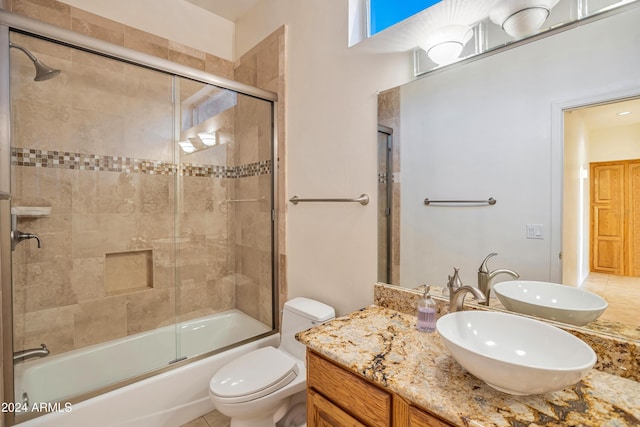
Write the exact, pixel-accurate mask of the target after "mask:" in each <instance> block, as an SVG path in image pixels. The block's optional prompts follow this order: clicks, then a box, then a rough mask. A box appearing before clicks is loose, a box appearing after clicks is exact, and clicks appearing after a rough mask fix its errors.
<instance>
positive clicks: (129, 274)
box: [104, 249, 153, 296]
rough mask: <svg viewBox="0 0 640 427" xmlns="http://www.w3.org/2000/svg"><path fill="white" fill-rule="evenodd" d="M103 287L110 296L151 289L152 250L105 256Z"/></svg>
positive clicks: (115, 253) (113, 253)
mask: <svg viewBox="0 0 640 427" xmlns="http://www.w3.org/2000/svg"><path fill="white" fill-rule="evenodd" d="M104 285H105V290H106V292H107V295H110V296H112V295H122V294H126V293H129V292H137V291H143V290H145V289H152V288H153V250H151V249H147V250H136V251H126V252H112V253H107V254H105V260H104Z"/></svg>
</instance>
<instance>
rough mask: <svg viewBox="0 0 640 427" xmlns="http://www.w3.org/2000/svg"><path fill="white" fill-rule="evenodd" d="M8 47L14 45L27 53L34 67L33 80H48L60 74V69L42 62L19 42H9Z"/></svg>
mask: <svg viewBox="0 0 640 427" xmlns="http://www.w3.org/2000/svg"><path fill="white" fill-rule="evenodd" d="M9 47H14V48H16V49H18V50H21V51H23V52H24V53H25V55H27V56H28V57H29V59H30V60H31V62H33V65H34V66H35V67H36V76H35V77H34V79H33V80H35V81H37V82H41V81H43V80H49V79H51V78H54V77H55V76H57V75H58V74H60V70H56V69H55V68H51V67H49V66H47V65H45V64H43V63H42V62H40V60H39V59H38V58H36V57H35V56H34V55H33V54H32V53H31V52H29V51H28V50H27V49H26V48H24V47H22V46H20V45H19V44H15V43H12V42H9Z"/></svg>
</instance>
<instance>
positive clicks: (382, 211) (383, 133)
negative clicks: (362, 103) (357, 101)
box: [377, 125, 393, 283]
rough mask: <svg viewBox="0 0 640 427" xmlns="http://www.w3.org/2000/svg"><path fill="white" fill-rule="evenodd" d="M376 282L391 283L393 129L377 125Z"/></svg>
mask: <svg viewBox="0 0 640 427" xmlns="http://www.w3.org/2000/svg"><path fill="white" fill-rule="evenodd" d="M377 144H378V279H377V280H378V282H382V283H391V277H392V264H393V263H392V260H391V251H392V247H391V245H392V241H393V239H392V224H393V220H392V207H393V129H391V128H389V127H387V126H382V125H378V142H377Z"/></svg>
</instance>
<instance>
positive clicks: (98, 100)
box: [10, 33, 178, 404]
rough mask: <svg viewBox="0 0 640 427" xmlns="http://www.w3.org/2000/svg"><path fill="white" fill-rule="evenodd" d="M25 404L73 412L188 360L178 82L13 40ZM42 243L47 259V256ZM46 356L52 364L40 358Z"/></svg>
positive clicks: (18, 369)
mask: <svg viewBox="0 0 640 427" xmlns="http://www.w3.org/2000/svg"><path fill="white" fill-rule="evenodd" d="M11 41H12V43H15V44H16V45H19V46H21V47H22V48H24V49H27V50H28V51H29V52H30V53H32V54H33V55H35V56H36V57H38V59H40V60H41V61H42V62H44V63H46V64H48V65H49V66H50V67H53V68H56V69H59V70H60V71H61V72H60V73H59V75H57V76H55V77H53V78H51V79H49V80H46V81H34V68H33V63H32V62H31V60H30V59H29V57H28V56H27V55H25V54H24V52H23V51H21V49H19V48H13V49H10V51H11V53H10V55H11V57H10V59H11V119H12V120H11V121H12V128H11V136H12V138H11V145H12V146H11V154H12V164H11V180H12V183H11V187H12V188H11V190H12V194H13V199H12V201H11V207H12V217H13V219H14V224H15V229H16V230H19V231H21V232H23V233H27V234H32V235H34V236H37V237H38V239H39V241H38V240H36V238H35V237H34V238H29V239H25V240H22V241H21V242H19V243H17V244H16V245H15V250H14V251H13V252H12V275H13V323H14V351H15V352H21V351H25V350H34V349H35V350H38V349H40V350H41V351H36V352H35V353H24V354H23V356H25V357H19V358H17V359H16V360H15V370H14V384H15V394H16V397H15V398H16V401H17V402H22V401H28V402H29V403H30V404H33V403H39V402H50V401H65V400H68V399H70V398H72V397H73V396H77V395H80V394H83V393H87V392H90V391H94V390H97V389H100V388H104V387H105V386H108V385H111V384H114V383H118V382H121V381H123V380H126V379H128V378H131V377H135V376H139V375H141V374H144V373H146V372H150V371H154V370H156V369H158V368H161V367H164V366H167V364H168V363H169V362H170V361H172V360H175V359H176V358H177V357H178V354H177V350H176V348H177V346H176V334H175V324H176V303H177V298H176V290H175V270H176V268H175V251H176V247H175V245H176V240H175V228H176V225H175V215H174V210H175V200H176V188H175V182H176V166H175V164H176V161H175V159H174V155H175V140H174V115H175V113H174V103H173V85H174V81H173V76H171V75H168V74H165V73H161V72H157V71H153V70H150V69H148V68H143V67H139V66H136V65H132V64H129V63H125V62H121V61H117V60H114V59H111V58H107V57H103V56H100V55H96V54H93V53H89V52H86V51H81V50H77V49H73V48H70V47H67V46H62V45H58V44H55V43H51V42H48V41H45V40H42V39H37V38H32V37H29V36H27V35H23V34H18V33H12V34H11ZM38 243H40V247H38ZM42 344H44V345H45V346H46V351H45V349H43V348H42V347H41V345H42Z"/></svg>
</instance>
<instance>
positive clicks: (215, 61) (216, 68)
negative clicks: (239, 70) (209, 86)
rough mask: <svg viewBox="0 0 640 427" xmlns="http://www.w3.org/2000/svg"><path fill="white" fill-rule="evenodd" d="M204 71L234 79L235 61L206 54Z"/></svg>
mask: <svg viewBox="0 0 640 427" xmlns="http://www.w3.org/2000/svg"><path fill="white" fill-rule="evenodd" d="M204 71H206V72H207V73H211V74H213V75H216V76H220V77H224V78H226V79H233V62H231V61H228V60H226V59H222V58H218V57H217V56H214V55H210V54H206V56H205V63H204Z"/></svg>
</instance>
